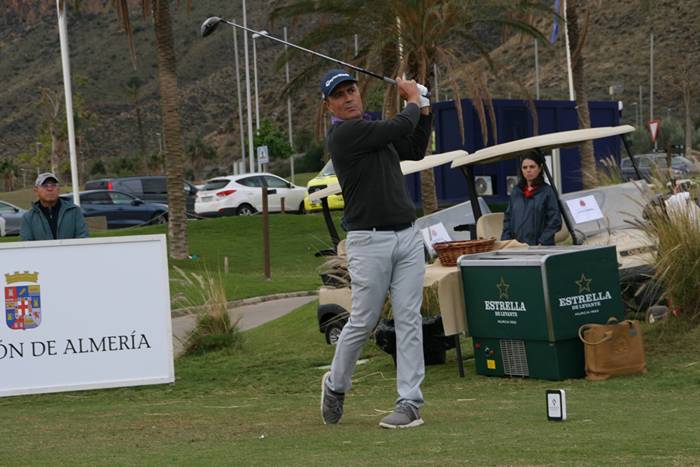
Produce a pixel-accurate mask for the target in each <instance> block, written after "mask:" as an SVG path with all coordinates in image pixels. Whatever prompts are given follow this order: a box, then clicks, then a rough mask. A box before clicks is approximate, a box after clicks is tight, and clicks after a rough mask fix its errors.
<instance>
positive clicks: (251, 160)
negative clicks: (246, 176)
mask: <svg viewBox="0 0 700 467" xmlns="http://www.w3.org/2000/svg"><path fill="white" fill-rule="evenodd" d="M243 27H244V28H247V27H248V20H247V14H246V7H245V0H243ZM243 50H244V54H243V56H244V62H245V95H246V102H247V106H246V108H247V113H248V162H249V164H250V171H251V172H255V155H254V150H253V111H252V109H251V108H250V71H249V70H250V65H249V64H248V32H247V31H243Z"/></svg>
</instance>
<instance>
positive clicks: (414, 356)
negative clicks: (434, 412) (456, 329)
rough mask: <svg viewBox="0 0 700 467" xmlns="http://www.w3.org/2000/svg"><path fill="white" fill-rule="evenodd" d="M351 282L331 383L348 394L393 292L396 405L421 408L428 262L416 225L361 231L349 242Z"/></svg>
mask: <svg viewBox="0 0 700 467" xmlns="http://www.w3.org/2000/svg"><path fill="white" fill-rule="evenodd" d="M345 244H346V248H347V257H348V270H349V272H350V277H351V281H352V310H351V312H350V318H349V319H348V323H347V324H346V325H345V327H343V331H342V332H341V334H340V338H339V339H338V343H337V346H336V349H335V357H334V358H333V363H332V365H331V376H330V378H329V379H328V386H329V387H330V389H332V390H333V391H336V392H342V393H344V392H347V391H348V390H349V389H350V387H351V386H352V373H353V371H354V370H355V364H356V362H357V359H358V358H359V356H360V352H361V351H362V348H363V347H364V345H365V343H366V342H367V338H368V337H369V335H370V333H371V332H372V330H373V329H374V327H375V326H376V325H377V322H378V321H379V318H380V314H381V310H382V306H383V305H384V300H385V299H386V296H387V292H388V291H391V300H392V311H393V315H394V324H395V327H396V389H397V392H398V394H399V397H398V399H397V401H396V402H397V403H398V402H401V401H407V402H410V403H411V404H413V405H415V406H417V407H420V406H421V405H422V403H423V394H422V393H421V390H420V384H421V382H422V381H423V377H424V376H425V364H424V361H423V326H422V322H423V321H422V318H421V314H420V307H421V302H422V300H423V276H424V275H425V265H424V256H423V241H422V237H421V234H420V231H419V230H418V229H417V228H416V227H415V226H412V227H409V228H407V229H404V230H401V231H398V232H394V231H376V230H357V231H351V232H348V235H347V239H346V241H345Z"/></svg>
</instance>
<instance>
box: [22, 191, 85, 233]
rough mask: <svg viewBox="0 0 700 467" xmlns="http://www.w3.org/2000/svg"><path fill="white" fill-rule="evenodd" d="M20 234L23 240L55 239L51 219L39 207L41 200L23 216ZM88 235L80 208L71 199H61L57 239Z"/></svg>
mask: <svg viewBox="0 0 700 467" xmlns="http://www.w3.org/2000/svg"><path fill="white" fill-rule="evenodd" d="M19 235H20V237H21V238H22V240H24V241H27V240H54V238H53V233H52V232H51V227H50V226H49V221H48V219H46V216H45V215H44V214H43V213H42V212H41V209H40V208H39V202H38V201H36V202H34V203H33V204H32V208H31V209H30V210H29V211H27V212H25V213H24V216H22V226H21V227H20V231H19ZM87 236H88V229H87V225H86V224H85V219H84V218H83V213H82V211H80V208H79V207H78V206H76V205H75V204H73V203H72V202H71V201H69V200H66V199H61V206H60V207H59V210H58V226H57V228H56V237H57V238H56V240H61V239H65V238H85V237H87Z"/></svg>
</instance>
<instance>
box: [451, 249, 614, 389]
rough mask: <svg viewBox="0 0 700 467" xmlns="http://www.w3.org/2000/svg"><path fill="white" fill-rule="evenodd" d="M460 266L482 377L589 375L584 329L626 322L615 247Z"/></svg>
mask: <svg viewBox="0 0 700 467" xmlns="http://www.w3.org/2000/svg"><path fill="white" fill-rule="evenodd" d="M459 267H460V270H461V273H462V285H463V288H464V301H465V308H466V315H467V323H468V326H469V332H470V334H471V336H472V340H473V346H474V357H475V362H476V372H477V373H478V374H481V375H489V376H524V377H525V376H526V377H533V378H541V379H549V380H562V379H567V378H579V377H583V376H584V375H585V368H584V359H583V344H582V343H581V342H580V341H579V339H578V328H579V327H580V326H581V325H582V324H585V323H606V322H607V321H608V319H609V318H611V317H615V318H617V319H618V320H622V319H623V313H624V305H623V301H622V296H621V293H620V285H619V276H618V269H617V255H616V252H615V247H614V246H604V247H590V246H565V247H537V248H529V249H523V250H519V249H507V250H499V251H494V252H488V253H478V254H474V255H465V256H462V257H461V258H460V260H459Z"/></svg>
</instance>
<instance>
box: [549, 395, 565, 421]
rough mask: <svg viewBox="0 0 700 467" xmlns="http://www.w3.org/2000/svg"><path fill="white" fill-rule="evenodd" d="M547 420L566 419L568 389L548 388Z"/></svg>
mask: <svg viewBox="0 0 700 467" xmlns="http://www.w3.org/2000/svg"><path fill="white" fill-rule="evenodd" d="M546 395H547V420H550V421H555V422H561V421H564V420H566V391H565V390H563V389H547V393H546Z"/></svg>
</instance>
